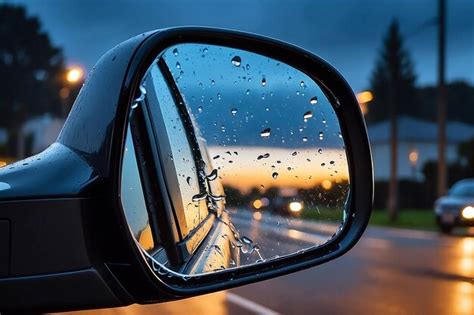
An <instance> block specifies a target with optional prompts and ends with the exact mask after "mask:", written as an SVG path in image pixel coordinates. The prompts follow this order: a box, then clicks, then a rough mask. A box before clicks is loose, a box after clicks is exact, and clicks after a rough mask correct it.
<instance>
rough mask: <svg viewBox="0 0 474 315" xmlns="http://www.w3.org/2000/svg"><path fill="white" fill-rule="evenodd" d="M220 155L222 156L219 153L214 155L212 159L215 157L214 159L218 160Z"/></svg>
mask: <svg viewBox="0 0 474 315" xmlns="http://www.w3.org/2000/svg"><path fill="white" fill-rule="evenodd" d="M220 157H221V156H220V155H219V154H218V155H216V156H214V157H213V158H212V159H213V160H217V159H218V158H220Z"/></svg>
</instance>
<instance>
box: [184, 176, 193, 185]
mask: <svg viewBox="0 0 474 315" xmlns="http://www.w3.org/2000/svg"><path fill="white" fill-rule="evenodd" d="M186 182H187V183H188V185H189V186H191V184H192V183H193V179H192V178H191V177H189V176H188V177H187V178H186Z"/></svg>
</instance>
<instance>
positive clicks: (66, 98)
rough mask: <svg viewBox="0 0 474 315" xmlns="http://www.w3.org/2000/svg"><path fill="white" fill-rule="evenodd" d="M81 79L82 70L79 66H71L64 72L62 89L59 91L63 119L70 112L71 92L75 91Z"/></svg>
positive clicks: (82, 75)
mask: <svg viewBox="0 0 474 315" xmlns="http://www.w3.org/2000/svg"><path fill="white" fill-rule="evenodd" d="M83 77H84V70H83V69H82V68H81V67H79V66H72V67H70V68H68V69H67V70H66V73H65V77H64V83H63V87H62V88H61V89H60V90H59V97H60V99H61V105H62V106H61V112H62V116H63V117H66V116H67V114H68V112H69V110H70V99H71V92H74V91H77V89H78V88H79V84H80V83H81V82H82V81H83Z"/></svg>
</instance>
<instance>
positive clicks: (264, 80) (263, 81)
mask: <svg viewBox="0 0 474 315" xmlns="http://www.w3.org/2000/svg"><path fill="white" fill-rule="evenodd" d="M265 85H267V79H265V78H262V86H265Z"/></svg>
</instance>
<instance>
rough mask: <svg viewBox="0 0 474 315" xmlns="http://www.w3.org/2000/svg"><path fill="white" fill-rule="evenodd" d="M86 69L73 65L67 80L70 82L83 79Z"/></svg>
mask: <svg viewBox="0 0 474 315" xmlns="http://www.w3.org/2000/svg"><path fill="white" fill-rule="evenodd" d="M83 76H84V70H82V68H80V67H71V68H70V69H68V71H67V73H66V80H67V82H69V83H77V82H79V81H80V80H82V77H83Z"/></svg>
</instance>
